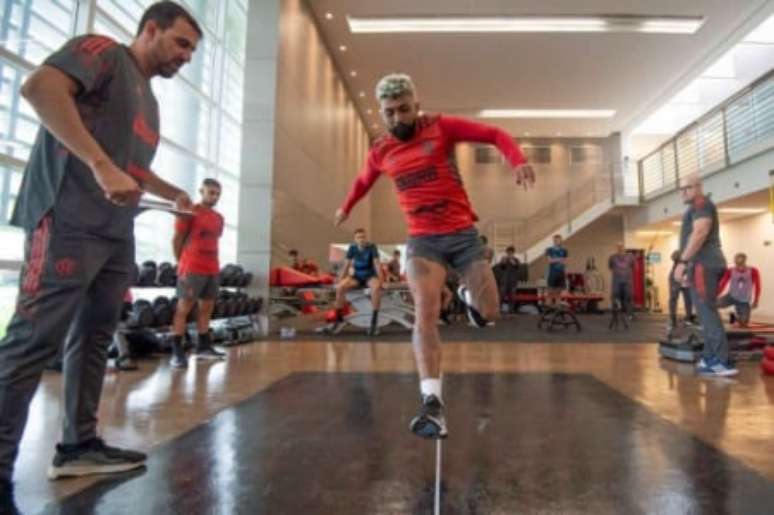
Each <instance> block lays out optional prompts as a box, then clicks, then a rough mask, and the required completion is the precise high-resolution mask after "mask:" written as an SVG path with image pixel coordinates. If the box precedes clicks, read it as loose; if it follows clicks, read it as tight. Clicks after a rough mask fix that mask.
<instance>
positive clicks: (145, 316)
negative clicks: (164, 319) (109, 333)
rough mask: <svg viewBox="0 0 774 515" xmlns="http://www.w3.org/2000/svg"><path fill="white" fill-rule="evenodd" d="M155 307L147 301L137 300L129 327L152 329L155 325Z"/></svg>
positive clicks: (130, 316) (129, 320)
mask: <svg viewBox="0 0 774 515" xmlns="http://www.w3.org/2000/svg"><path fill="white" fill-rule="evenodd" d="M153 322H154V316H153V305H152V304H151V303H150V302H148V301H147V300H142V299H140V300H136V301H134V304H132V312H131V314H130V315H129V319H128V325H129V326H131V327H138V328H140V327H150V326H152V325H153Z"/></svg>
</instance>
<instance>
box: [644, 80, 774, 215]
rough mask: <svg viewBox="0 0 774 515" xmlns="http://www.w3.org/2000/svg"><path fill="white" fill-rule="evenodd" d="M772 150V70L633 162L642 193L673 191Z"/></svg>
mask: <svg viewBox="0 0 774 515" xmlns="http://www.w3.org/2000/svg"><path fill="white" fill-rule="evenodd" d="M771 148H774V69H771V70H769V71H768V72H767V73H766V74H765V75H763V76H762V77H760V78H759V79H757V80H756V81H755V82H753V83H752V84H750V85H749V86H747V87H746V88H744V89H743V90H741V91H739V92H738V93H736V94H735V95H734V96H732V97H731V98H729V99H727V100H726V101H724V102H723V103H722V104H720V105H719V106H718V107H716V108H714V109H713V110H711V111H710V112H709V113H707V114H705V115H704V116H702V117H701V118H699V119H698V120H697V121H695V122H693V123H691V124H690V125H688V126H687V127H686V128H684V129H683V130H681V131H680V132H678V133H677V135H676V136H674V137H673V138H671V139H669V140H668V141H667V142H665V143H664V144H662V145H661V146H660V147H659V148H657V149H656V150H654V151H653V152H651V153H650V154H648V155H647V156H645V157H644V158H643V159H640V160H639V161H638V163H637V166H638V174H639V180H640V197H641V199H642V200H650V199H652V198H655V197H657V196H659V195H662V194H664V193H668V192H670V191H673V190H675V189H677V187H678V186H679V185H680V179H681V178H684V177H687V176H689V175H693V174H698V175H700V176H706V175H710V174H712V173H715V172H718V171H720V170H723V169H725V168H728V167H729V166H731V165H733V164H736V163H739V162H741V161H744V160H746V159H749V158H751V157H754V156H756V155H758V154H760V153H762V152H765V151H767V150H769V149H771Z"/></svg>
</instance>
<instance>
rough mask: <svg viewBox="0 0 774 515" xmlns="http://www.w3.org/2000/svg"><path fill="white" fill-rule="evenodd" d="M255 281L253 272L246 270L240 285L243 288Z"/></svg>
mask: <svg viewBox="0 0 774 515" xmlns="http://www.w3.org/2000/svg"><path fill="white" fill-rule="evenodd" d="M251 282H253V274H252V272H245V273H243V274H242V278H241V280H240V281H239V286H241V287H242V288H247V287H248V286H250V283H251Z"/></svg>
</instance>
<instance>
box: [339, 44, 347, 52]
mask: <svg viewBox="0 0 774 515" xmlns="http://www.w3.org/2000/svg"><path fill="white" fill-rule="evenodd" d="M339 51H340V52H346V51H347V45H339Z"/></svg>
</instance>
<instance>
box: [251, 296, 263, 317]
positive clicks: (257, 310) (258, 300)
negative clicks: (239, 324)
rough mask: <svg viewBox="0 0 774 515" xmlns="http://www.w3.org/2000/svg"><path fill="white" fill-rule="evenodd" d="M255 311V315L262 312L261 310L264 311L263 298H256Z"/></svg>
mask: <svg viewBox="0 0 774 515" xmlns="http://www.w3.org/2000/svg"><path fill="white" fill-rule="evenodd" d="M253 309H254V310H255V311H253V313H254V314H256V313H260V312H261V309H263V297H256V298H255V308H253Z"/></svg>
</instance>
